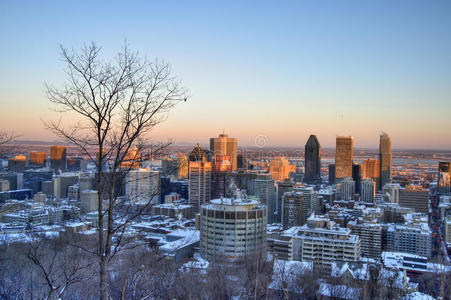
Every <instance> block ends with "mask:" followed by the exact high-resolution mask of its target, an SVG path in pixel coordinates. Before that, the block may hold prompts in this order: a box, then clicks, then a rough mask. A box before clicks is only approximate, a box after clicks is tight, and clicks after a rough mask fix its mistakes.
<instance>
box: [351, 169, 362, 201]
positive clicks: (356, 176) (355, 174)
mask: <svg viewBox="0 0 451 300" xmlns="http://www.w3.org/2000/svg"><path fill="white" fill-rule="evenodd" d="M361 169H362V168H361V166H360V164H359V163H357V162H353V163H352V180H354V182H355V192H356V193H357V194H360V184H361V182H362V174H361V173H362V172H361Z"/></svg>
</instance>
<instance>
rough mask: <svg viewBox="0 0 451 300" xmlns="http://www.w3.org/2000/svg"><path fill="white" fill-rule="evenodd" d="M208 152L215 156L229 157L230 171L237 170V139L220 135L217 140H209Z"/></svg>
mask: <svg viewBox="0 0 451 300" xmlns="http://www.w3.org/2000/svg"><path fill="white" fill-rule="evenodd" d="M210 150H211V151H213V155H214V157H216V155H227V156H230V161H231V164H232V170H233V171H235V170H236V169H237V154H238V139H236V138H229V136H228V135H227V134H224V133H223V134H220V135H219V137H217V138H211V139H210Z"/></svg>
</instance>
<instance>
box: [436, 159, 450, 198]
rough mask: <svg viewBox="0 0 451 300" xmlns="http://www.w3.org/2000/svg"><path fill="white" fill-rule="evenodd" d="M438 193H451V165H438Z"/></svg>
mask: <svg viewBox="0 0 451 300" xmlns="http://www.w3.org/2000/svg"><path fill="white" fill-rule="evenodd" d="M437 183H438V192H439V193H440V194H450V193H451V163H450V162H442V161H441V162H439V163H438V176H437Z"/></svg>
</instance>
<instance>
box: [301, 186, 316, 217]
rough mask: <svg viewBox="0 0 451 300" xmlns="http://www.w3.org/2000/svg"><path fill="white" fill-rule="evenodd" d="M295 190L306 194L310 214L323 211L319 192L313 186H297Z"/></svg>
mask: <svg viewBox="0 0 451 300" xmlns="http://www.w3.org/2000/svg"><path fill="white" fill-rule="evenodd" d="M295 191H296V192H301V193H303V194H304V199H305V203H306V208H307V214H308V215H310V214H312V213H314V214H319V213H320V212H321V211H322V208H321V200H320V198H319V197H318V193H317V192H316V191H315V190H314V189H313V187H298V188H295Z"/></svg>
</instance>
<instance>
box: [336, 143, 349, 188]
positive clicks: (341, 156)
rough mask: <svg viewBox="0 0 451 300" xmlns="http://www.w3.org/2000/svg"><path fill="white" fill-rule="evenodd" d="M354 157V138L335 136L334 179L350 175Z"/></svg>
mask: <svg viewBox="0 0 451 300" xmlns="http://www.w3.org/2000/svg"><path fill="white" fill-rule="evenodd" d="M353 157H354V138H353V137H352V136H337V140H336V148H335V179H336V180H342V179H343V178H346V177H352V160H353Z"/></svg>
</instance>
